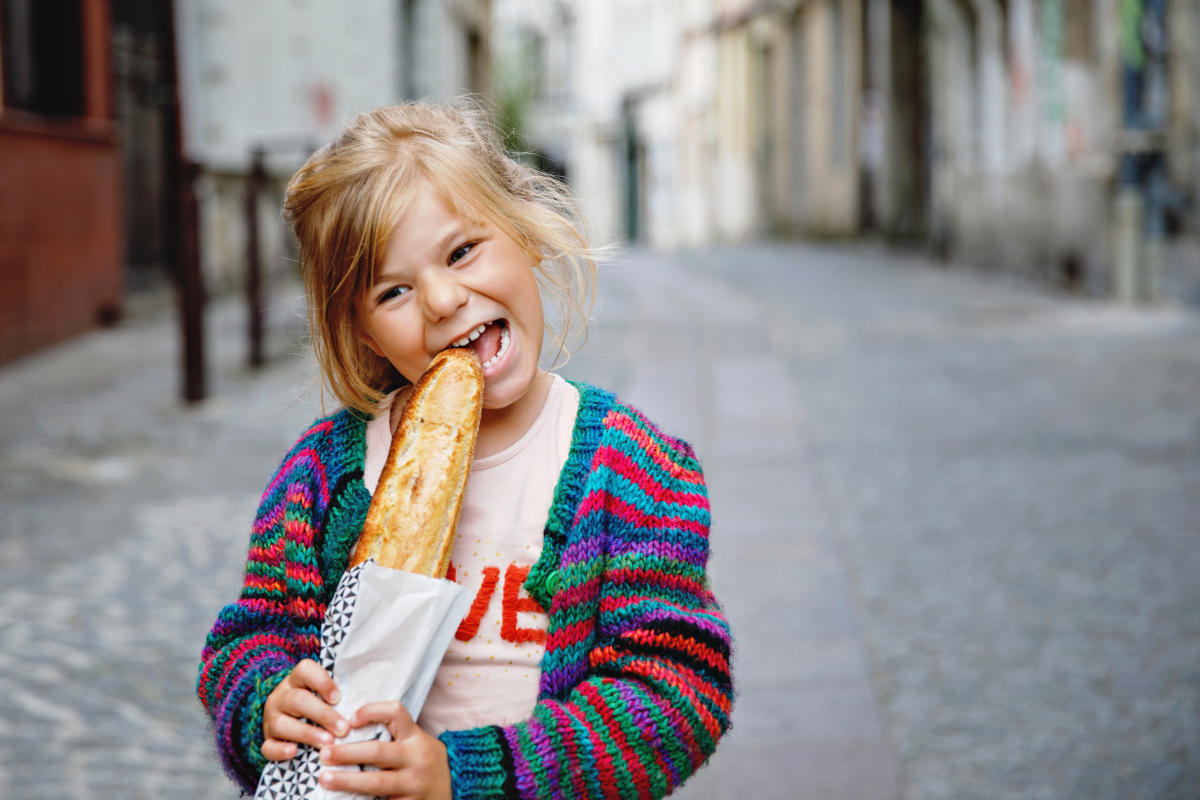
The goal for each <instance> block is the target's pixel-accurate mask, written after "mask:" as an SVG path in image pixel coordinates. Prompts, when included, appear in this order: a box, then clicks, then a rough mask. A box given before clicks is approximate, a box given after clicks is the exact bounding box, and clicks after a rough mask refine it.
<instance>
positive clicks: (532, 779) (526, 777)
mask: <svg viewBox="0 0 1200 800" xmlns="http://www.w3.org/2000/svg"><path fill="white" fill-rule="evenodd" d="M500 732H501V734H502V735H503V736H504V739H505V741H507V742H508V749H509V752H511V753H512V757H513V770H514V771H515V772H516V774H515V775H514V776H513V779H514V780H515V782H516V784H517V794H518V795H520V796H521V797H536V796H537V793H538V791H537V776H536V775H534V773H533V770H531V769H530V768H529V761H528V760H527V759H526V758H525V753H524V751H523V750H522V749H521V737H520V736H518V735H517V729H516V728H515V727H513V726H509V727H507V728H501V729H500Z"/></svg>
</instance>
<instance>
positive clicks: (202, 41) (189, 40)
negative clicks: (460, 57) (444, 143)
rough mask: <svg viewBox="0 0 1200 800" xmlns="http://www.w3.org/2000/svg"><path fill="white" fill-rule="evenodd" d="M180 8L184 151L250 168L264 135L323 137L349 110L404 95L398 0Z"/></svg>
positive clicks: (265, 1)
mask: <svg viewBox="0 0 1200 800" xmlns="http://www.w3.org/2000/svg"><path fill="white" fill-rule="evenodd" d="M176 9H177V11H176V13H177V21H176V27H177V29H178V37H179V57H180V91H181V94H182V107H183V133H184V143H185V150H186V152H187V154H188V156H189V157H190V158H192V159H193V160H195V161H198V162H200V163H202V164H204V165H205V166H206V167H208V168H209V169H210V170H214V171H235V172H241V171H243V170H244V169H245V166H246V164H247V159H248V153H249V151H250V149H251V148H252V147H255V146H256V145H258V144H260V143H267V144H268V145H270V144H273V143H277V142H281V141H284V140H301V141H303V140H309V141H315V142H316V143H320V142H323V141H324V140H326V139H328V138H329V137H330V136H332V134H333V133H334V132H335V131H336V130H337V128H338V127H339V125H340V123H341V122H342V121H343V120H344V119H345V118H346V117H348V116H350V115H352V114H354V113H357V112H359V111H362V110H366V109H369V108H373V107H375V106H378V105H382V104H384V103H388V102H393V101H395V100H396V99H397V96H396V92H397V70H398V58H397V51H396V44H397V31H396V25H397V16H396V15H397V6H396V3H395V2H393V0H354V2H351V3H347V2H341V1H340V0H308V2H303V3H301V2H295V1H294V0H255V1H254V2H239V0H179V2H178V3H177V4H176ZM301 155H303V154H302V153H299V152H297V153H296V154H294V155H293V156H292V157H291V158H292V160H295V161H296V162H297V163H298V159H299V157H300V156H301Z"/></svg>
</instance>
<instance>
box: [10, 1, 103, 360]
mask: <svg viewBox="0 0 1200 800" xmlns="http://www.w3.org/2000/svg"><path fill="white" fill-rule="evenodd" d="M110 14H111V8H110V6H109V3H108V2H106V0H77V2H74V3H66V2H47V1H46V0H41V1H40V2H39V1H38V0H4V2H3V3H0V71H2V73H3V80H2V83H0V87H2V88H0V363H3V362H5V361H8V360H11V359H13V358H16V357H17V356H20V355H23V354H25V353H29V352H32V351H33V350H36V349H38V348H40V347H45V346H46V345H49V344H52V343H54V342H57V341H60V340H62V339H64V338H66V337H69V336H72V335H74V334H76V333H78V332H80V331H82V330H86V329H88V328H90V327H92V326H93V325H95V324H97V322H102V321H106V320H112V319H113V318H115V316H116V315H117V314H118V312H119V308H120V302H121V294H122V285H123V267H122V264H123V256H124V253H123V233H122V221H121V190H120V186H121V151H120V148H119V143H118V136H117V126H116V122H115V119H114V82H113V76H112V70H111V69H110V63H111V52H110V45H109V39H110V30H111V16H110Z"/></svg>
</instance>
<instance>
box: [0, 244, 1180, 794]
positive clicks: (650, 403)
mask: <svg viewBox="0 0 1200 800" xmlns="http://www.w3.org/2000/svg"><path fill="white" fill-rule="evenodd" d="M601 285H602V297H601V301H600V304H599V306H598V310H597V321H596V322H595V324H594V325H593V327H592V330H591V335H590V338H589V341H588V343H587V345H586V346H585V347H584V349H583V350H582V351H581V352H580V353H579V354H577V355H576V356H575V357H573V358H572V359H571V361H570V362H569V363H568V364H567V365H566V366H565V367H564V368H562V370H561V372H562V373H563V374H565V375H567V376H568V377H573V378H581V379H585V380H590V381H593V382H595V383H598V384H600V385H603V386H605V387H607V388H611V389H614V390H615V391H617V392H618V393H619V394H621V395H622V396H623V397H625V398H626V399H627V400H629V401H630V402H632V403H634V404H635V405H638V406H640V407H641V408H642V409H643V410H645V411H646V412H647V414H648V415H649V416H650V417H651V418H653V419H655V420H656V421H658V422H660V423H661V424H662V425H663V426H664V427H665V428H667V429H668V430H669V431H671V432H672V433H675V434H677V435H680V436H683V437H684V438H687V439H688V440H689V441H691V442H692V443H693V445H694V446H695V448H696V450H697V452H698V454H699V455H700V457H701V460H702V462H703V464H704V466H705V471H706V475H707V478H708V482H709V486H710V492H711V499H712V506H713V516H714V527H713V531H712V549H713V559H712V579H713V583H714V588H715V590H716V592H717V595H718V597H719V598H720V599H721V600H722V602H723V603H724V605H725V607H726V609H727V611H728V613H729V616H730V619H731V622H732V624H733V627H734V632H735V636H736V638H737V641H736V652H735V677H736V680H737V684H738V689H739V699H738V702H737V705H736V708H735V715H734V730H733V732H732V733H731V734H730V735H729V736H728V738H727V739H726V740H725V742H724V743H723V744H722V746H721V748H720V749H719V750H718V753H717V755H716V756H715V757H714V758H713V759H712V761H711V763H710V764H709V765H707V766H706V767H705V768H704V769H703V770H702V771H701V773H700V774H699V775H697V776H696V778H695V779H693V780H692V781H691V782H689V783H688V784H687V785H686V786H685V788H684V789H683V790H682V791H681V792H680V793H679V794H678V796H679V797H682V798H685V800H718V799H720V800H725V799H726V798H739V797H743V796H744V797H754V798H756V799H759V800H776V799H778V800H794V799H795V798H810V797H811V798H822V800H841V799H842V798H845V799H847V800H848V799H849V798H862V799H863V800H877V799H878V800H893V799H897V800H898V799H899V798H905V799H906V800H941V799H942V798H945V799H947V800H949V799H950V798H956V799H957V798H973V797H979V798H1021V799H1022V800H1025V798H1055V799H1057V798H1114V799H1115V798H1131V797H1144V798H1151V797H1152V798H1192V797H1196V796H1200V548H1198V547H1197V537H1198V534H1200V523H1198V522H1197V520H1200V411H1198V406H1197V400H1196V398H1197V397H1200V316H1198V315H1197V314H1196V313H1195V312H1194V311H1188V310H1185V309H1181V308H1178V307H1174V306H1168V307H1163V308H1157V309H1153V310H1139V309H1133V308H1129V307H1122V306H1117V305H1113V304H1111V303H1108V302H1101V301H1096V300H1083V299H1078V298H1073V297H1069V296H1063V295H1059V294H1056V293H1053V292H1051V291H1049V290H1046V289H1044V288H1040V287H1036V286H1032V285H1029V284H1024V283H1020V282H1018V281H1016V280H1014V279H1010V278H1005V277H999V276H987V275H984V274H981V273H976V272H972V271H970V270H967V269H965V268H960V267H947V266H943V265H935V264H932V263H930V262H928V261H927V260H925V259H924V258H921V257H915V256H904V255H896V254H888V253H885V252H883V251H882V250H878V249H874V248H872V247H869V246H866V245H845V246H841V245H839V246H833V245H829V246H825V245H821V246H817V245H803V246H802V245H784V244H776V245H759V246H753V247H742V248H729V249H722V250H714V251H707V252H704V253H698V254H676V255H666V256H663V255H655V254H649V253H646V252H643V251H636V250H635V251H631V252H629V253H627V254H625V255H624V256H621V257H619V258H618V259H616V261H615V262H614V263H612V264H609V265H607V266H606V267H605V268H604V270H603V273H602V278H601ZM270 321H271V325H272V328H271V339H270V345H269V350H270V353H271V355H272V359H271V361H270V363H269V365H268V366H267V367H266V368H265V369H263V370H261V371H259V372H257V373H251V372H249V371H248V370H247V369H246V368H244V367H243V366H242V365H241V358H242V350H241V347H242V341H241V336H242V330H243V326H244V321H243V317H242V312H241V309H240V308H239V307H238V306H237V305H235V304H222V305H218V306H216V307H214V308H213V309H212V311H211V313H210V315H209V328H210V333H211V343H210V344H211V347H212V351H211V358H210V362H211V366H212V370H211V376H210V381H211V390H212V394H213V398H212V399H211V400H208V401H206V402H204V403H203V404H201V405H200V406H198V407H196V408H193V409H184V408H182V407H181V406H180V405H179V404H178V403H177V402H176V399H175V398H176V395H177V390H176V385H177V381H178V378H177V374H176V371H175V370H176V363H175V358H176V350H177V344H176V331H175V322H174V318H173V316H172V314H171V312H170V310H169V309H168V308H163V309H160V310H158V311H146V312H143V313H141V314H138V315H135V317H134V318H131V319H130V320H128V321H127V322H126V323H124V324H123V325H122V326H120V327H119V328H117V329H114V330H110V331H104V332H99V333H96V334H93V335H91V336H88V337H85V338H83V339H80V340H78V341H76V342H74V343H71V344H68V345H66V346H64V347H60V348H57V349H55V350H52V351H49V352H47V353H44V354H42V355H39V356H36V357H34V358H30V359H26V360H24V361H20V362H17V363H16V364H13V365H11V366H8V367H6V368H4V369H2V370H0V433H2V435H0V506H2V507H3V508H4V510H5V513H4V514H3V515H0V540H2V541H3V542H4V545H5V548H4V549H5V556H4V558H3V560H2V561H0V581H2V582H0V615H2V618H3V619H4V620H5V624H4V626H3V627H0V695H2V696H3V697H5V698H7V707H8V724H7V725H5V726H4V729H3V731H0V796H3V797H13V798H60V797H72V798H131V797H146V798H151V797H152V798H222V799H224V800H231V799H232V798H233V797H234V796H235V793H234V791H233V789H232V786H231V784H229V783H228V782H227V781H226V780H225V779H224V777H223V776H222V775H221V773H220V770H219V768H218V767H217V764H216V760H215V757H214V756H213V755H212V753H211V751H210V745H209V737H208V735H207V733H206V731H205V721H204V718H203V715H202V713H201V709H200V706H199V704H198V702H197V701H196V700H195V699H194V696H193V694H192V684H193V681H194V677H195V670H196V661H197V658H198V655H199V651H200V647H201V644H202V641H203V637H204V634H205V632H206V631H207V629H208V626H209V625H210V624H211V622H212V619H213V617H214V616H215V614H216V611H217V609H218V608H219V607H220V605H221V604H223V603H224V602H227V601H228V600H229V599H231V598H233V597H234V596H235V594H236V591H237V587H238V586H239V581H240V571H241V568H242V563H243V558H244V555H245V544H246V538H247V535H248V526H249V522H250V519H251V517H252V515H253V511H254V507H255V504H256V501H257V496H258V493H259V492H260V491H261V489H262V486H263V484H264V483H265V481H266V479H267V478H268V477H269V475H270V473H271V471H272V470H273V468H274V467H275V465H276V463H277V462H278V459H279V458H280V456H281V455H282V454H283V452H284V450H285V449H286V448H287V447H288V445H289V444H290V443H291V441H292V440H293V439H294V437H295V435H296V434H297V433H298V432H299V431H300V430H301V429H302V427H303V426H304V425H305V424H306V423H307V422H308V421H309V420H310V419H311V418H312V417H313V416H315V415H316V414H317V413H319V403H320V400H319V395H318V392H317V391H316V390H315V389H314V388H313V387H314V384H313V377H314V373H313V367H312V365H311V361H310V359H308V358H307V357H306V356H305V355H303V354H302V343H303V320H302V307H301V305H300V303H299V301H298V300H297V299H296V298H295V297H294V295H289V296H287V297H277V298H276V299H275V302H274V305H273V307H272V310H271V312H270Z"/></svg>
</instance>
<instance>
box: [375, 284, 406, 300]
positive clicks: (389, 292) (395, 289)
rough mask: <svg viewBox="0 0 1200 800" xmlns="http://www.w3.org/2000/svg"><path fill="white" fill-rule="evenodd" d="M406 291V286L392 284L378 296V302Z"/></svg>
mask: <svg viewBox="0 0 1200 800" xmlns="http://www.w3.org/2000/svg"><path fill="white" fill-rule="evenodd" d="M408 291H409V288H408V287H407V286H393V287H392V288H390V289H388V290H387V291H386V292H384V293H383V294H381V295H380V296H379V302H381V303H382V302H384V301H387V300H391V299H392V298H394V297H399V296H400V295H402V294H408Z"/></svg>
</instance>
